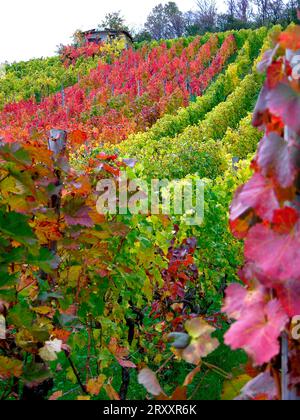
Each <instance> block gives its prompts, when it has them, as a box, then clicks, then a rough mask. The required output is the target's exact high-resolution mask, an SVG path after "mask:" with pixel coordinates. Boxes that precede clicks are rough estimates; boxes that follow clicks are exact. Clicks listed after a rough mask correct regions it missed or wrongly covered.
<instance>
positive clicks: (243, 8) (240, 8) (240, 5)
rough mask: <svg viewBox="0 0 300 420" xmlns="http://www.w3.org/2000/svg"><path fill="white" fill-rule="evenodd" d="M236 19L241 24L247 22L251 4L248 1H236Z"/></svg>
mask: <svg viewBox="0 0 300 420" xmlns="http://www.w3.org/2000/svg"><path fill="white" fill-rule="evenodd" d="M235 13H236V17H237V18H238V19H240V20H241V21H243V22H248V21H249V18H250V16H251V13H252V10H251V3H250V1H249V0H236V4H235Z"/></svg>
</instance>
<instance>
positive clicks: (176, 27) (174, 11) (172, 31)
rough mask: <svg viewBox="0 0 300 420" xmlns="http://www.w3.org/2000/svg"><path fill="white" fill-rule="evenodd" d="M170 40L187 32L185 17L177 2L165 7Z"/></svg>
mask: <svg viewBox="0 0 300 420" xmlns="http://www.w3.org/2000/svg"><path fill="white" fill-rule="evenodd" d="M164 14H165V18H166V24H167V31H168V33H169V35H170V36H169V38H176V37H181V36H183V34H184V30H185V21H184V15H183V13H182V12H181V11H180V10H179V8H178V6H177V4H176V3H175V2H169V3H167V4H166V5H165V7H164Z"/></svg>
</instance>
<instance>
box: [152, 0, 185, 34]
mask: <svg viewBox="0 0 300 420" xmlns="http://www.w3.org/2000/svg"><path fill="white" fill-rule="evenodd" d="M145 31H146V32H148V33H149V34H150V35H151V37H152V38H153V39H156V40H159V39H163V38H177V37H180V36H182V35H183V34H184V32H185V19H184V15H183V13H182V12H181V11H180V10H179V8H178V6H177V4H176V3H175V2H169V3H167V4H166V5H165V6H164V5H163V4H161V3H160V4H158V5H157V6H155V7H154V9H153V10H152V11H151V13H150V15H149V16H148V18H147V21H146V23H145Z"/></svg>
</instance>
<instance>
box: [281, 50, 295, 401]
mask: <svg viewBox="0 0 300 420" xmlns="http://www.w3.org/2000/svg"><path fill="white" fill-rule="evenodd" d="M295 56H298V57H300V51H298V52H295V51H292V50H286V59H287V61H288V62H289V63H293V59H294V57H295ZM299 76H300V75H299ZM290 77H292V76H290ZM299 80H300V79H299ZM292 134H293V133H292V132H291V130H290V128H289V127H288V126H285V130H284V139H285V141H286V142H290V139H291V137H292ZM298 153H299V152H298ZM299 154H300V153H299ZM289 343H290V339H289V336H288V334H287V333H286V332H284V333H283V334H282V336H281V394H282V400H283V401H300V397H299V396H298V395H297V390H296V389H295V388H291V387H290V375H289V367H290V363H289V362H290V346H289Z"/></svg>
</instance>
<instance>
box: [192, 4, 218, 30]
mask: <svg viewBox="0 0 300 420" xmlns="http://www.w3.org/2000/svg"><path fill="white" fill-rule="evenodd" d="M197 6H198V10H197V11H196V15H197V20H198V25H199V27H200V28H201V32H202V33H204V32H207V31H209V32H212V31H214V30H215V28H216V21H217V16H218V13H217V5H216V1H215V0H197Z"/></svg>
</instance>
